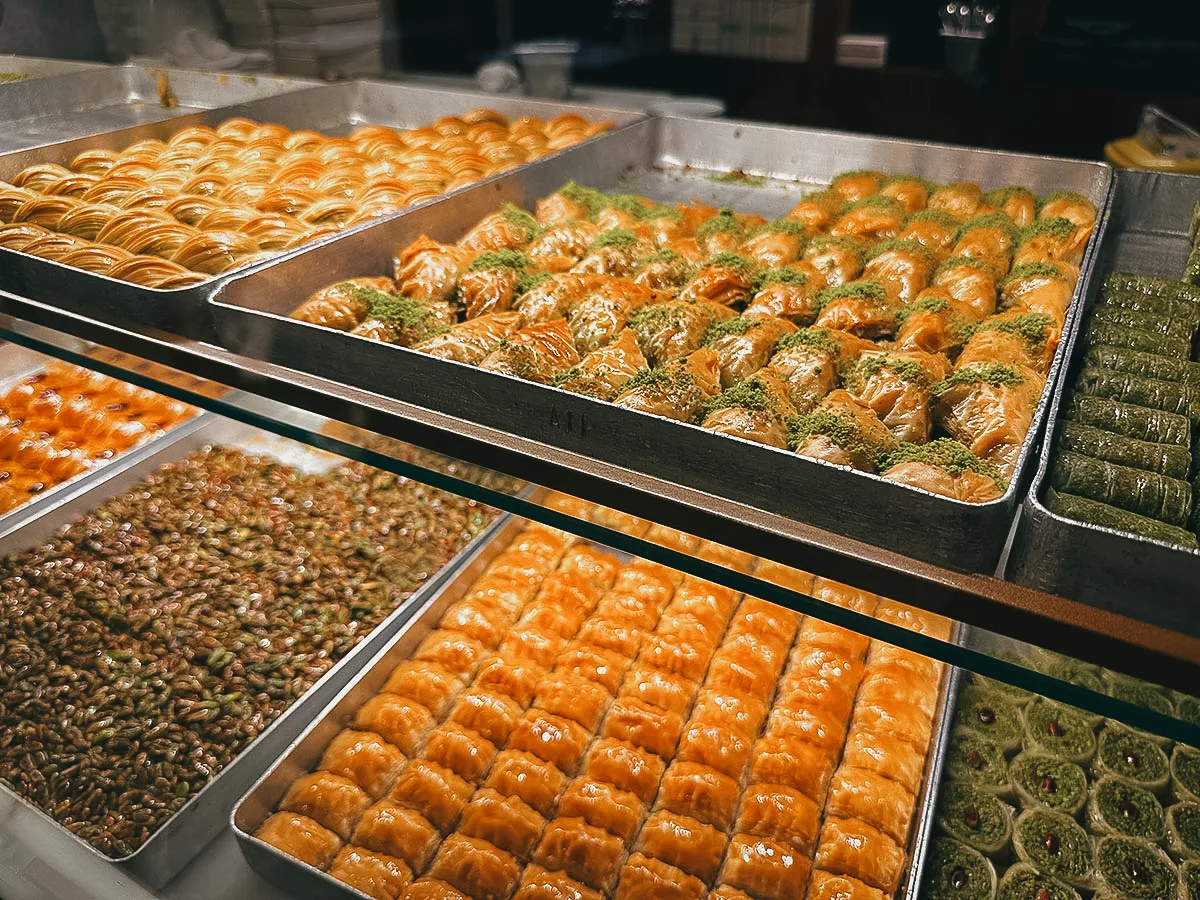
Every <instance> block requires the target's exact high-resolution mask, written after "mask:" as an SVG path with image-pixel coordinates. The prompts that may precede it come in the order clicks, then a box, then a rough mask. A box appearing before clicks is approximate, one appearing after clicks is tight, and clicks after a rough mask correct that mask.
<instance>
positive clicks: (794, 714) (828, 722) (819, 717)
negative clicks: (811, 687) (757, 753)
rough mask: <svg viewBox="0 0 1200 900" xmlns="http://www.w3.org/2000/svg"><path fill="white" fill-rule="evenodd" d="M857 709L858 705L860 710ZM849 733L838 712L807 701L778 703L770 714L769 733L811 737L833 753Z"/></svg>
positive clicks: (808, 738) (809, 741) (812, 740)
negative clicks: (798, 703) (836, 713)
mask: <svg viewBox="0 0 1200 900" xmlns="http://www.w3.org/2000/svg"><path fill="white" fill-rule="evenodd" d="M857 710H858V707H857V705H856V706H855V711H856V713H857ZM845 733H846V731H845V725H844V723H843V722H841V721H840V720H839V719H838V718H837V716H835V715H833V714H831V713H829V712H828V711H826V710H824V709H821V708H820V707H816V706H810V705H807V704H801V705H797V706H796V707H795V708H787V707H779V706H776V707H775V708H774V709H773V710H771V714H770V715H769V716H767V734H769V735H777V736H779V737H789V738H794V739H797V740H802V741H807V742H808V743H811V744H816V745H817V746H818V747H823V748H824V749H826V750H828V751H830V752H831V753H836V752H837V751H838V750H839V749H840V748H841V746H842V739H843V737H844V736H845Z"/></svg>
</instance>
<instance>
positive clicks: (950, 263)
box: [933, 256, 996, 278]
mask: <svg viewBox="0 0 1200 900" xmlns="http://www.w3.org/2000/svg"><path fill="white" fill-rule="evenodd" d="M954 269H975V270H976V271H979V272H986V273H987V274H989V275H992V276H993V277H994V276H995V274H996V272H995V270H994V269H993V268H992V267H991V266H989V265H988V264H987V263H985V262H984V261H983V260H980V259H975V258H974V257H971V256H951V257H950V258H949V259H947V260H945V261H943V262H942V264H941V265H940V266H938V267H937V269H935V270H934V272H933V277H934V278H937V276H939V275H942V274H944V273H946V272H951V271H953V270H954Z"/></svg>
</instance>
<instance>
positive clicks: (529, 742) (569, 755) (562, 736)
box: [508, 708, 591, 775]
mask: <svg viewBox="0 0 1200 900" xmlns="http://www.w3.org/2000/svg"><path fill="white" fill-rule="evenodd" d="M590 740H591V733H590V732H589V731H588V730H587V729H586V728H584V727H583V726H582V725H580V724H579V723H578V722H573V721H571V720H570V719H564V718H563V717H562V716H555V715H552V714H550V713H547V712H543V711H542V710H539V709H536V708H534V709H530V710H529V711H528V712H526V713H525V715H524V716H523V717H522V718H521V720H520V721H519V722H518V723H517V726H516V728H514V729H513V733H512V735H511V736H510V737H509V740H508V746H509V748H511V749H513V750H525V751H527V752H529V753H532V754H533V755H534V756H536V757H538V758H539V759H543V760H545V761H546V762H548V763H552V764H553V765H554V766H555V767H556V768H558V769H559V770H560V771H562V772H565V773H567V774H568V775H569V774H572V773H573V772H574V771H575V769H576V767H577V766H578V765H579V761H580V759H582V758H583V753H584V751H585V750H586V749H587V746H588V742H589V741H590Z"/></svg>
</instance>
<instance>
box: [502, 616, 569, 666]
mask: <svg viewBox="0 0 1200 900" xmlns="http://www.w3.org/2000/svg"><path fill="white" fill-rule="evenodd" d="M565 643H566V641H564V640H563V639H562V638H561V637H559V636H558V635H557V634H555V633H554V632H553V631H548V630H546V629H544V628H539V627H537V626H536V625H524V626H522V627H520V628H514V629H513V630H511V631H509V633H508V635H507V637H505V639H504V643H503V644H501V645H500V653H501V655H503V656H505V657H506V658H508V659H511V660H513V661H515V662H520V663H523V664H526V665H533V666H540V667H541V668H543V669H548V668H550V667H551V666H552V665H554V660H555V659H557V658H558V654H559V652H561V650H562V648H563V645H564V644H565Z"/></svg>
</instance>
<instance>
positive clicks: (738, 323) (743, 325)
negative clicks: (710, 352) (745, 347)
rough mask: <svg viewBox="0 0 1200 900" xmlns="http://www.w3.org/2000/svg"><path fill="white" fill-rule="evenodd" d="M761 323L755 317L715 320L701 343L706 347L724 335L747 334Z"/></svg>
mask: <svg viewBox="0 0 1200 900" xmlns="http://www.w3.org/2000/svg"><path fill="white" fill-rule="evenodd" d="M759 324H761V323H759V322H756V321H755V320H754V319H742V318H738V317H734V318H732V319H724V320H722V321H720V322H713V323H712V324H711V325H709V326H708V328H707V330H705V332H704V340H703V341H702V342H701V345H702V346H704V347H711V346H712V345H713V344H715V343H716V342H717V341H719V340H721V338H723V337H729V336H730V335H738V334H745V333H746V332H747V331H749V330H750V329H751V328H754V327H756V326H757V325H759Z"/></svg>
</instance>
